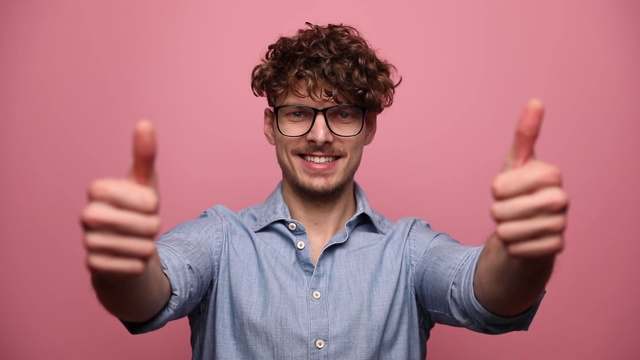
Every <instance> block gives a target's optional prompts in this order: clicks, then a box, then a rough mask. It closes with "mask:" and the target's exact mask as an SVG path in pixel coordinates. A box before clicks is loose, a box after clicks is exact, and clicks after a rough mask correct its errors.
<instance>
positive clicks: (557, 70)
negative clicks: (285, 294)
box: [0, 0, 640, 359]
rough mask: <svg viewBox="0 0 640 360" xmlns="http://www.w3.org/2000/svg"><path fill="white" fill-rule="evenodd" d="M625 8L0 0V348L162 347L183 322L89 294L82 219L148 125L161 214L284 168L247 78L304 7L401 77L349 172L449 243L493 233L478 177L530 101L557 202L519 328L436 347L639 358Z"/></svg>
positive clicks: (149, 353) (162, 350)
mask: <svg viewBox="0 0 640 360" xmlns="http://www.w3.org/2000/svg"><path fill="white" fill-rule="evenodd" d="M639 14H640V3H639V2H636V1H633V0H628V1H623V0H620V1H605V0H602V1H578V0H574V1H556V0H544V1H536V2H526V3H525V2H518V4H516V2H511V1H509V2H507V1H409V0H395V1H392V2H389V1H384V2H382V1H370V0H368V1H364V0H362V1H350V2H347V1H344V0H328V1H322V2H320V1H316V2H300V1H293V0H282V1H264V2H260V1H245V0H235V1H229V2H225V3H224V4H222V2H220V1H209V2H204V1H202V2H201V1H192V2H184V1H170V2H168V1H167V2H161V1H124V0H122V1H102V2H88V1H55V2H54V1H39V2H38V1H2V2H1V3H0V165H1V167H0V169H1V170H0V171H1V173H0V174H1V176H0V284H1V285H2V286H1V287H0V289H1V290H0V358H2V359H62V358H64V359H140V358H154V359H177V358H188V357H189V356H190V347H189V331H188V324H187V321H186V320H181V321H177V322H174V323H172V324H170V325H168V326H167V327H165V328H164V329H162V330H160V331H157V332H155V333H153V334H148V335H141V336H130V335H128V334H127V332H126V331H125V329H124V328H123V327H122V326H121V325H120V324H119V323H118V322H117V321H116V320H115V319H113V318H112V317H110V316H109V315H108V314H107V313H106V312H105V311H104V310H103V309H102V308H101V307H100V305H99V304H98V302H97V300H96V299H95V297H94V295H93V293H92V290H91V287H90V283H89V276H88V272H87V271H86V270H85V268H84V250H83V248H82V245H81V231H80V227H79V225H78V216H79V212H80V210H81V209H82V207H83V206H84V205H85V202H86V199H85V189H86V186H87V184H88V183H89V181H90V180H91V179H94V178H97V177H103V176H120V175H124V174H125V172H126V170H127V168H128V166H129V164H130V152H131V150H130V141H131V139H130V137H131V130H132V127H133V125H134V123H135V122H136V121H137V120H138V119H141V118H149V119H151V120H152V121H153V122H154V123H155V124H156V126H157V129H158V134H159V145H160V154H159V158H158V167H159V176H160V185H161V196H162V204H163V206H162V215H163V220H164V228H165V230H166V229H169V228H170V227H172V226H174V225H176V224H177V223H179V222H181V221H184V220H187V219H190V218H193V217H195V216H197V215H198V214H199V213H200V212H201V211H202V210H204V209H205V208H207V207H209V206H211V205H213V204H215V203H223V204H226V205H227V206H229V207H231V208H233V209H241V208H243V207H246V206H248V205H251V204H255V203H258V202H261V201H262V200H263V199H264V198H265V197H266V196H267V195H268V193H269V192H270V191H271V190H272V189H273V188H274V186H275V184H276V182H277V181H278V179H279V177H280V173H279V168H278V166H277V164H276V161H275V156H274V153H273V149H272V148H271V147H270V146H269V145H268V144H267V142H266V141H265V140H264V137H263V135H262V130H261V129H262V125H261V124H262V109H263V108H264V107H265V106H266V103H265V101H264V99H262V98H255V97H254V96H253V95H252V94H251V91H250V87H249V76H250V72H251V69H252V68H253V66H254V65H255V64H257V62H258V60H259V57H260V56H261V55H262V54H263V52H264V50H265V49H266V45H268V44H270V43H271V42H273V41H274V40H275V39H276V38H277V37H278V36H279V35H282V34H287V35H288V34H291V33H292V31H294V30H295V29H297V28H299V27H301V26H303V24H304V22H305V21H311V22H315V23H327V22H344V23H348V24H353V25H355V26H357V27H358V28H359V29H360V30H361V31H362V33H363V34H364V35H365V37H366V38H367V39H368V40H369V41H370V42H371V43H372V44H373V46H374V47H376V48H378V49H380V54H381V55H382V56H383V57H386V58H387V59H389V60H390V61H391V62H392V63H394V64H395V65H396V66H397V67H398V69H399V70H400V73H401V75H402V76H403V77H404V82H403V84H402V85H401V86H400V88H399V89H398V92H397V97H396V102H395V104H394V106H393V107H392V108H391V109H390V110H388V111H385V112H384V113H383V114H382V115H381V116H380V119H379V125H378V126H379V128H378V134H377V137H376V139H375V141H374V142H373V144H372V145H370V146H369V147H368V148H367V150H366V151H365V158H364V160H363V164H362V166H361V169H360V172H359V174H358V177H357V178H358V181H359V182H360V183H361V185H362V186H363V187H364V188H365V189H366V191H367V193H368V196H369V198H370V200H371V202H372V203H373V205H374V206H375V207H376V208H377V209H378V210H379V211H381V212H382V213H384V214H387V215H388V216H389V217H390V218H392V219H397V218H399V217H403V216H419V217H421V218H423V219H426V220H428V221H429V222H430V223H431V224H432V225H433V226H434V227H435V228H436V229H439V230H443V231H447V232H449V233H450V234H452V235H453V236H455V237H456V238H458V239H460V240H461V241H462V242H464V243H468V244H479V243H481V242H482V241H483V240H484V239H485V238H486V236H488V235H489V234H490V233H491V231H492V221H491V219H490V217H489V214H488V209H489V205H490V202H491V197H490V194H489V186H490V183H491V180H492V178H493V177H494V175H495V174H496V173H497V171H498V170H499V169H500V166H501V162H502V159H503V157H504V155H505V154H506V151H507V148H508V147H509V144H510V142H511V134H512V132H513V128H514V124H515V120H516V119H517V116H518V115H519V113H520V110H521V108H522V106H523V105H524V103H525V102H526V100H527V99H529V98H530V97H534V96H536V97H540V98H541V99H543V100H544V101H545V103H546V105H547V117H546V119H545V124H544V127H543V133H542V136H541V138H540V139H539V142H538V148H537V152H538V155H539V157H540V158H543V159H546V160H548V161H550V162H553V163H555V164H557V165H559V166H560V167H561V168H562V169H563V170H564V174H565V183H566V188H567V190H568V191H569V193H570V195H571V197H572V206H571V211H570V227H569V230H568V231H567V241H568V245H567V248H566V251H565V253H564V254H562V256H561V257H560V258H559V260H558V264H557V269H556V272H555V275H554V277H553V279H552V281H551V283H550V284H549V292H548V295H547V297H546V299H545V301H544V302H543V304H542V307H541V309H540V312H539V315H538V317H537V318H536V319H535V321H534V323H533V325H532V327H531V329H530V331H529V332H527V333H514V334H508V335H504V336H487V335H480V334H475V333H472V332H469V331H466V330H462V329H454V328H448V327H443V326H438V327H436V329H435V331H434V332H433V335H432V339H431V341H430V342H429V354H430V356H429V358H430V359H468V358H479V359H489V358H491V359H516V358H517V359H543V358H553V359H604V358H607V359H632V358H637V356H638V354H640V342H639V341H638V330H640V326H639V325H638V323H639V321H640V310H639V307H638V296H639V295H640V294H639V292H640V291H639V290H640V289H639V285H640V283H639V279H638V274H639V273H640V261H639V260H638V252H639V251H640V242H639V241H638V239H637V236H638V234H639V233H640V220H639V219H638V217H639V216H640V161H638V155H640V142H639V141H638V136H639V135H640V21H638V15H639Z"/></svg>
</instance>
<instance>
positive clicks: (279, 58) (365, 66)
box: [251, 23, 402, 113]
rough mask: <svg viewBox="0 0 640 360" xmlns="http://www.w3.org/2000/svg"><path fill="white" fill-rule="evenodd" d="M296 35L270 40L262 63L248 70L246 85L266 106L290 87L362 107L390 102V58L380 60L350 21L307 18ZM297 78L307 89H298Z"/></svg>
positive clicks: (380, 107)
mask: <svg viewBox="0 0 640 360" xmlns="http://www.w3.org/2000/svg"><path fill="white" fill-rule="evenodd" d="M306 24H307V25H308V26H309V28H308V29H306V28H305V29H300V30H298V33H297V34H296V35H295V36H292V37H281V38H280V39H278V41H276V43H274V44H271V45H269V47H268V50H267V53H266V54H265V56H264V58H263V59H262V62H261V63H260V64H259V65H257V66H256V67H255V68H254V69H253V72H252V74H251V89H252V90H253V93H254V95H256V96H266V97H267V101H268V103H269V106H275V105H276V104H275V101H276V99H277V98H278V96H280V95H281V94H283V93H285V92H287V91H289V90H291V91H293V92H294V93H295V94H296V95H298V96H301V97H306V96H307V94H309V96H310V97H311V98H313V99H314V100H328V99H332V100H334V101H335V102H336V103H347V104H353V105H359V106H364V107H365V108H366V109H367V110H368V111H373V112H376V113H380V112H382V110H383V109H384V108H386V107H389V106H391V104H392V103H393V95H394V93H395V88H396V87H397V86H398V85H400V82H401V81H402V79H401V78H400V79H399V80H398V82H397V83H396V82H394V81H393V79H392V77H394V76H395V75H396V73H397V71H396V68H395V67H394V66H393V65H391V64H390V63H388V62H386V61H384V60H381V59H379V58H378V57H377V56H376V53H375V51H374V50H373V49H372V48H371V47H370V46H369V44H368V43H367V41H366V40H364V39H363V38H362V37H361V36H360V33H359V32H358V31H357V30H356V29H355V28H353V27H351V26H346V25H342V24H340V25H333V24H329V25H327V26H318V25H313V24H311V23H306ZM300 81H303V82H306V84H307V85H306V88H304V89H299V88H298V87H299V86H298V84H299V82H300Z"/></svg>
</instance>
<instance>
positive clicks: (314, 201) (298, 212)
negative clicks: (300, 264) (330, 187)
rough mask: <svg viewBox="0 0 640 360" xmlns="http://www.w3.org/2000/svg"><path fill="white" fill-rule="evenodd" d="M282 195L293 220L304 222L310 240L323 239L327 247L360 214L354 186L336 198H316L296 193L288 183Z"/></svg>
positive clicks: (337, 194) (341, 192)
mask: <svg viewBox="0 0 640 360" xmlns="http://www.w3.org/2000/svg"><path fill="white" fill-rule="evenodd" d="M282 193H283V196H284V201H285V203H286V204H287V207H288V208H289V212H290V214H291V217H292V218H294V219H296V220H297V221H299V222H301V223H302V224H303V225H304V227H305V229H306V230H307V232H308V233H309V235H310V236H312V237H314V238H315V239H321V241H319V243H320V244H319V245H322V246H323V247H324V245H326V243H327V242H328V241H329V240H330V239H331V238H332V237H333V236H334V235H335V234H336V233H338V232H339V231H340V230H341V229H342V228H344V225H345V224H346V222H347V221H348V220H349V219H351V217H352V216H353V214H355V212H356V200H355V194H354V184H353V183H351V184H349V185H348V186H345V187H344V189H343V190H342V191H340V192H337V193H335V194H333V195H332V196H313V195H312V194H301V193H299V192H296V191H294V190H293V188H292V187H290V186H288V185H287V184H286V182H285V183H283V186H282Z"/></svg>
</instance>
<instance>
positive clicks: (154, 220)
mask: <svg viewBox="0 0 640 360" xmlns="http://www.w3.org/2000/svg"><path fill="white" fill-rule="evenodd" d="M148 226H149V227H148V232H149V234H150V235H152V236H155V235H156V234H158V233H159V232H160V227H161V226H162V223H161V222H160V217H159V216H157V215H153V216H150V217H149V225H148Z"/></svg>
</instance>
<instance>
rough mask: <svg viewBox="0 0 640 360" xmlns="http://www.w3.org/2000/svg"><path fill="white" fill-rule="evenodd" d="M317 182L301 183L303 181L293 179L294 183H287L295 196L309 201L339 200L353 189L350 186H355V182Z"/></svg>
mask: <svg viewBox="0 0 640 360" xmlns="http://www.w3.org/2000/svg"><path fill="white" fill-rule="evenodd" d="M314 180H315V181H314ZM317 180H318V179H311V180H310V181H301V179H293V181H287V182H288V183H289V185H290V187H291V190H293V192H294V193H295V194H297V195H298V196H300V197H301V198H305V199H309V200H330V199H335V198H339V197H340V196H341V195H342V194H343V193H344V192H345V191H348V189H350V188H351V187H350V185H351V184H353V180H351V181H348V180H346V181H341V182H330V181H322V182H320V181H317Z"/></svg>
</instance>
